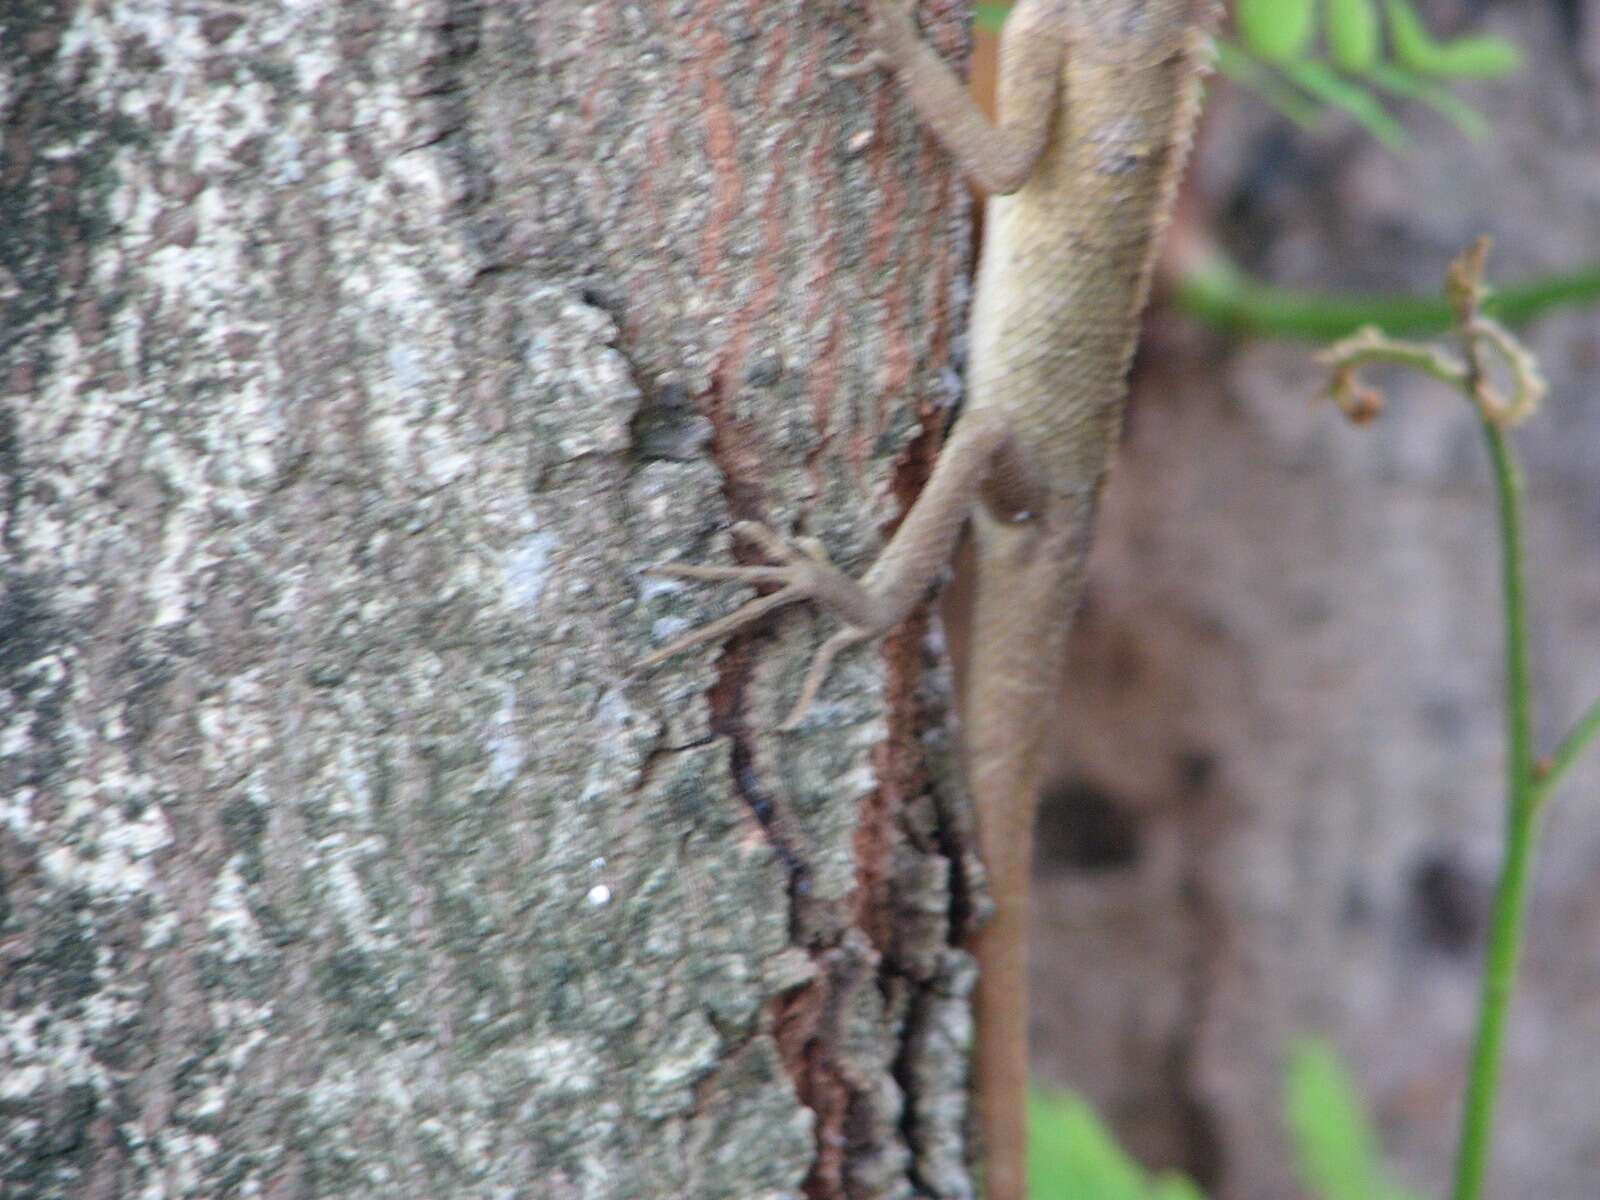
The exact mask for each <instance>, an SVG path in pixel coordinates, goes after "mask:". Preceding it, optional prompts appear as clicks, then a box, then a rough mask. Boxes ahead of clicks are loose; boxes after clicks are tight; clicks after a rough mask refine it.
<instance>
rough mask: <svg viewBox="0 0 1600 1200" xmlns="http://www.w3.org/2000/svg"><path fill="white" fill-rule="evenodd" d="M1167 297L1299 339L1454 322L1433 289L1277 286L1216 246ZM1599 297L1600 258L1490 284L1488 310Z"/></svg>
mask: <svg viewBox="0 0 1600 1200" xmlns="http://www.w3.org/2000/svg"><path fill="white" fill-rule="evenodd" d="M1172 298H1173V302H1174V303H1175V304H1176V305H1177V306H1178V308H1179V309H1180V310H1181V311H1183V312H1185V313H1188V314H1189V315H1190V316H1191V317H1193V318H1195V320H1197V321H1200V322H1203V323H1204V324H1206V325H1209V326H1211V327H1212V328H1214V329H1219V330H1221V331H1223V332H1225V333H1237V334H1253V335H1259V336H1262V337H1274V338H1288V339H1295V340H1302V341H1321V342H1326V341H1332V340H1334V339H1335V338H1342V337H1348V336H1349V335H1350V334H1352V333H1354V332H1355V331H1356V330H1358V329H1360V328H1361V327H1362V326H1364V325H1377V326H1380V327H1381V328H1382V329H1383V330H1385V331H1386V332H1387V333H1389V334H1392V335H1394V336H1395V337H1417V336H1422V335H1427V334H1435V333H1443V332H1445V331H1447V330H1449V329H1450V328H1451V327H1452V326H1453V325H1454V323H1455V318H1454V314H1452V313H1451V311H1450V306H1449V304H1447V303H1446V302H1445V301H1444V300H1442V299H1439V298H1437V297H1431V296H1394V295H1337V294H1330V293H1327V292H1310V291H1300V290H1297V289H1294V288H1283V287H1276V286H1274V285H1272V284H1268V283H1262V282H1261V281H1260V280H1257V279H1252V278H1251V277H1250V276H1248V275H1247V274H1245V273H1244V272H1243V271H1241V270H1240V269H1239V268H1238V267H1237V266H1236V265H1235V264H1234V263H1232V262H1231V261H1229V260H1228V259H1227V258H1226V257H1225V256H1223V255H1222V254H1220V253H1219V252H1216V251H1214V250H1210V251H1207V252H1206V253H1205V254H1204V256H1197V260H1196V261H1193V262H1191V263H1189V264H1186V265H1185V266H1184V268H1183V269H1182V270H1181V272H1180V273H1179V274H1178V276H1177V279H1176V280H1175V281H1174V284H1173V289H1172ZM1596 302H1600V265H1596V266H1589V267H1585V268H1583V269H1582V270H1578V271H1574V272H1571V273H1570V274H1563V275H1549V276H1545V277H1542V278H1539V279H1533V280H1529V281H1528V282H1526V283H1523V284H1519V285H1517V286H1514V287H1508V288H1505V289H1503V290H1499V291H1497V292H1495V294H1494V295H1492V296H1489V297H1487V298H1486V299H1485V300H1484V302H1483V311H1484V313H1485V314H1486V315H1488V316H1492V317H1498V318H1499V319H1500V320H1502V321H1504V322H1505V323H1506V324H1508V325H1521V324H1524V323H1525V322H1528V321H1531V320H1532V319H1533V318H1535V317H1537V316H1541V315H1542V314H1544V313H1546V312H1549V311H1550V310H1551V309H1555V308H1563V307H1571V306H1582V305H1587V304H1594V303H1596Z"/></svg>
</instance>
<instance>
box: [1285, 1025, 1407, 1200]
mask: <svg viewBox="0 0 1600 1200" xmlns="http://www.w3.org/2000/svg"><path fill="white" fill-rule="evenodd" d="M1284 1109H1285V1116H1286V1117H1287V1119H1288V1123H1289V1132H1290V1134H1291V1135H1292V1136H1293V1138H1294V1146H1295V1154H1296V1158H1297V1160H1298V1162H1299V1167H1300V1179H1301V1182H1302V1183H1303V1184H1305V1186H1306V1187H1307V1188H1309V1189H1310V1190H1311V1191H1312V1192H1313V1193H1315V1194H1316V1195H1317V1196H1319V1197H1320V1198H1321V1200H1417V1198H1416V1197H1415V1196H1414V1195H1413V1194H1412V1193H1409V1192H1405V1191H1402V1190H1401V1189H1399V1188H1396V1187H1395V1186H1394V1185H1393V1184H1391V1183H1390V1182H1389V1181H1388V1180H1387V1179H1386V1178H1385V1176H1384V1173H1383V1168H1382V1165H1381V1164H1380V1161H1379V1157H1378V1139H1377V1136H1376V1135H1375V1134H1374V1133H1373V1131H1372V1124H1371V1122H1370V1121H1368V1119H1367V1114H1366V1111H1365V1110H1364V1109H1363V1108H1362V1105H1361V1100H1360V1097H1359V1096H1358V1095H1357V1094H1356V1088H1355V1084H1354V1083H1353V1082H1352V1081H1351V1079H1350V1076H1349V1073H1348V1072H1346V1071H1345V1069H1344V1066H1343V1065H1342V1064H1341V1063H1340V1062H1339V1058H1338V1055H1337V1054H1335V1053H1334V1050H1333V1047H1332V1046H1330V1045H1329V1044H1328V1043H1327V1042H1325V1041H1320V1040H1317V1039H1309V1038H1308V1039H1304V1040H1302V1041H1300V1042H1299V1043H1298V1044H1297V1045H1296V1046H1295V1047H1294V1049H1293V1050H1292V1052H1291V1053H1290V1057H1289V1073H1288V1081H1287V1087H1286V1095H1285V1101H1284Z"/></svg>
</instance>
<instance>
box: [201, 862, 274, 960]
mask: <svg viewBox="0 0 1600 1200" xmlns="http://www.w3.org/2000/svg"><path fill="white" fill-rule="evenodd" d="M237 861H238V860H237V858H234V859H230V860H229V861H228V862H227V863H225V864H224V865H223V868H222V870H221V872H219V873H218V875H217V877H216V879H215V880H214V881H213V882H212V885H211V902H210V904H209V905H207V907H206V918H205V919H206V932H208V933H209V934H210V935H211V936H212V938H213V940H214V942H215V943H216V944H217V946H218V949H219V951H220V953H221V955H222V958H223V960H224V961H225V962H238V961H240V960H242V959H251V958H256V957H259V956H260V955H261V954H262V953H263V952H264V951H265V950H266V945H265V943H264V942H263V941H262V938H261V929H260V926H259V925H258V924H257V923H256V919H255V915H254V914H253V913H252V912H251V911H250V907H249V903H248V891H247V889H246V887H245V882H244V878H243V877H242V876H241V875H240V874H239V871H238V868H237Z"/></svg>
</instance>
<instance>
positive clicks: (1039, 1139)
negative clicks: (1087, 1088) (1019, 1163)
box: [1028, 1092, 1205, 1200]
mask: <svg viewBox="0 0 1600 1200" xmlns="http://www.w3.org/2000/svg"><path fill="white" fill-rule="evenodd" d="M1028 1195H1029V1197H1030V1200H1205V1195H1204V1194H1203V1193H1202V1192H1201V1191H1200V1189H1199V1188H1197V1187H1196V1186H1195V1185H1194V1184H1193V1183H1191V1182H1190V1181H1189V1180H1187V1179H1185V1178H1184V1177H1183V1176H1181V1175H1177V1174H1172V1173H1168V1174H1164V1175H1162V1176H1161V1178H1160V1179H1157V1180H1151V1179H1149V1178H1148V1177H1147V1176H1146V1174H1145V1172H1144V1169H1143V1168H1142V1167H1140V1166H1139V1164H1138V1163H1136V1162H1134V1161H1133V1159H1131V1158H1129V1157H1128V1156H1127V1154H1126V1153H1124V1152H1123V1150H1122V1147H1120V1146H1118V1145H1117V1142H1116V1139H1115V1138H1114V1137H1112V1135H1111V1132H1110V1130H1108V1129H1107V1128H1106V1127H1105V1125H1104V1124H1103V1123H1102V1122H1101V1120H1100V1118H1099V1117H1097V1116H1095V1114H1094V1110H1093V1109H1091V1108H1090V1107H1089V1105H1088V1104H1087V1103H1085V1102H1084V1101H1083V1100H1082V1099H1081V1098H1079V1097H1077V1096H1074V1095H1071V1094H1070V1093H1047V1092H1034V1093H1032V1094H1031V1095H1030V1096H1029V1097H1028Z"/></svg>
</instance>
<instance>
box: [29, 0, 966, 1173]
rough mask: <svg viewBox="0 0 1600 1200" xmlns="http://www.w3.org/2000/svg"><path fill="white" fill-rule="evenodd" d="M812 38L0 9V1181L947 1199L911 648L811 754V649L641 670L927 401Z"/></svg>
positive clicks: (390, 11) (953, 207)
mask: <svg viewBox="0 0 1600 1200" xmlns="http://www.w3.org/2000/svg"><path fill="white" fill-rule="evenodd" d="M960 7H962V6H960V5H956V4H954V3H933V4H928V5H925V6H924V24H925V28H927V30H928V31H929V32H930V35H931V36H933V37H934V38H935V39H936V40H938V41H940V43H941V44H942V46H943V47H944V49H945V50H946V51H947V52H951V53H953V54H958V53H959V51H960V49H961V46H960V22H959V21H957V20H956V19H955V18H956V16H957V10H958V9H959V8H960ZM844 15H845V14H844V12H843V10H842V8H841V7H840V6H834V5H812V4H807V3H803V2H801V0H790V2H787V3H770V4H752V3H746V2H743V0H702V2H698V3H689V2H684V3H668V2H661V3H651V4H644V5H636V4H629V3H621V2H617V0H608V2H603V3H580V2H578V0H542V2H535V3H530V2H526V0H524V2H522V3H497V4H492V5H489V4H482V5H480V4H477V3H473V2H471V0H410V2H407V0H393V2H391V3H387V4H384V3H377V2H368V3H357V2H351V3H345V4H301V5H279V4H259V5H255V4H251V5H224V4H215V5H212V4H194V3H188V2H182V3H180V2H178V0H168V2H162V0H142V2H139V3H122V4H111V3H103V2H99V0H81V2H77V3H74V2H71V0H58V2H55V3H52V2H49V0H30V2H28V3H23V4H10V5H7V6H6V7H5V9H4V11H3V13H0V56H3V72H4V73H3V75H0V107H3V109H4V112H5V114H6V132H5V143H4V158H3V160H0V211H3V221H4V225H3V231H0V299H3V300H4V302H5V304H6V314H5V324H4V334H3V353H4V363H3V371H0V381H3V386H4V407H3V408H0V501H3V509H0V520H3V525H0V537H3V572H4V579H3V583H4V589H5V590H4V596H3V611H0V639H3V641H0V676H3V678H0V687H3V689H4V690H3V691H0V872H3V875H0V882H3V888H4V890H3V904H0V1191H3V1192H4V1193H5V1195H6V1196H8V1197H16V1198H17V1200H24V1198H29V1197H46V1196H49V1197H59V1196H70V1197H79V1196H81V1197H116V1196H133V1195H140V1196H173V1197H176V1196H197V1197H199V1196H204V1197H219V1196H234V1195H238V1196H250V1195H261V1196H269V1197H285V1198H287V1197H308V1196H375V1197H377V1196H382V1197H392V1196H396V1195H418V1196H422V1195H426V1196H438V1197H445V1196H498V1197H511V1196H538V1197H540V1198H541V1200H564V1198H579V1197H583V1198H600V1197H606V1198H613V1197H614V1198H619V1200H620V1198H622V1197H628V1198H630V1200H631V1198H637V1197H690V1196H692V1197H697V1198H699V1197H708V1198H709V1197H729V1198H735V1197H736V1198H738V1200H751V1198H754V1197H789V1196H799V1195H801V1194H802V1193H804V1194H806V1195H809V1196H812V1197H819V1198H820V1197H836V1196H843V1195H846V1194H848V1195H850V1196H852V1197H877V1196H885V1197H889V1196H909V1195H911V1194H913V1191H915V1192H916V1193H917V1194H924V1195H937V1196H952V1197H954V1196H968V1195H971V1194H972V1189H971V1185H970V1180H969V1174H968V1168H967V1163H966V1161H965V1151H964V1142H963V1136H962V1133H963V1119H964V1101H963V1087H964V1074H965V1065H964V1064H965V1043H966V1040H967V1026H966V1020H967V1017H966V1011H967V1010H966V996H967V992H968V990H969V989H970V983H971V979H970V975H971V972H970V966H969V964H968V962H967V960H966V958H965V956H964V955H963V954H961V953H960V952H958V951H957V950H955V949H954V948H953V943H954V940H955V936H956V933H957V932H958V930H957V929H956V924H957V923H958V920H959V912H958V911H957V910H956V909H955V908H954V907H953V903H952V895H953V893H954V892H956V891H957V890H959V889H958V888H957V884H958V882H959V876H960V874H961V872H960V871H959V870H958V867H959V865H960V863H961V861H962V858H963V855H964V853H965V851H964V850H963V841H962V839H961V836H960V832H959V828H960V823H959V821H953V820H947V819H942V818H941V816H940V814H939V813H938V811H937V805H936V795H937V793H936V789H935V787H934V785H933V784H932V783H931V782H930V780H929V778H928V776H927V774H926V769H925V767H924V765H923V764H924V761H925V760H924V758H923V756H922V754H921V750H922V749H925V747H918V746H916V745H915V744H914V742H913V736H912V731H913V729H914V728H915V727H918V726H919V725H926V724H927V723H928V720H927V718H926V717H921V718H919V716H918V710H919V703H920V702H919V701H918V699H917V685H918V679H919V667H920V663H921V658H922V654H921V649H920V648H921V644H922V643H921V633H922V632H923V631H922V630H921V628H920V627H919V628H914V629H912V630H910V631H909V632H908V633H907V634H906V635H904V636H901V637H898V638H896V639H894V641H893V642H892V644H891V645H890V646H889V648H888V650H887V652H886V653H885V654H884V655H881V656H879V655H873V654H864V655H860V656H857V657H855V658H853V659H852V660H850V661H848V662H846V663H844V664H841V666H840V668H839V670H838V672H837V675H836V679H835V682H834V684H833V685H832V686H831V687H830V688H829V689H828V691H827V693H826V694H825V696H824V699H823V703H822V704H821V705H820V706H819V707H818V709H817V712H816V716H815V719H814V721H813V722H812V726H811V728H810V729H809V730H808V734H807V736H805V737H802V738H793V737H780V736H775V735H771V734H769V733H766V732H764V730H766V729H767V728H768V727H770V726H771V725H772V724H774V723H775V721H776V718H777V716H778V715H779V714H781V712H782V709H783V707H784V706H786V705H787V704H788V702H789V701H790V700H791V699H792V698H793V695H794V690H795V688H796V686H797V685H798V681H799V675H800V673H801V672H802V670H803V667H804V663H805V660H806V657H807V654H808V652H809V650H810V648H811V647H812V646H813V645H814V644H815V642H816V639H817V637H818V636H819V634H821V633H825V632H826V630H825V629H819V628H818V627H817V626H816V624H815V623H814V622H812V621H810V620H807V619H804V618H800V617H790V618H788V619H785V620H783V621H782V622H780V623H779V632H778V633H777V635H776V636H769V635H767V634H760V635H752V636H750V637H746V638H744V639H741V641H740V642H739V643H738V644H736V645H735V646H734V647H732V648H731V649H730V650H729V651H728V652H726V653H724V652H723V651H721V650H719V649H716V648H711V649H707V650H705V651H703V652H701V653H699V654H697V655H692V656H688V657H687V658H686V660H685V661H684V662H682V663H679V664H674V665H672V666H671V667H669V668H668V669H665V670H663V671H661V672H659V673H658V674H657V675H656V676H654V677H653V678H650V679H647V680H643V679H639V678H635V677H631V676H630V673H629V672H630V665H631V664H632V663H633V662H634V661H635V660H636V659H637V658H638V657H639V656H640V655H641V654H642V653H643V651H644V650H645V649H646V648H647V647H648V645H649V644H651V643H652V642H653V641H656V640H658V639H659V638H661V637H663V636H665V635H666V634H667V633H669V632H671V631H672V630H673V629H678V628H682V627H684V626H685V625H687V624H688V623H690V622H696V621H699V620H701V619H703V618H704V617H705V616H707V615H708V614H709V613H710V612H712V611H713V610H715V609H716V608H717V606H719V605H722V606H726V605H727V604H728V603H730V602H731V601H732V599H733V598H732V597H726V596H719V595H718V594H717V593H715V592H714V591H711V592H707V591H702V590H697V589H686V588H682V587H679V586H677V585H666V584H662V583H659V582H654V581H647V580H644V579H643V578H641V577H640V575H639V574H638V572H637V567H638V566H639V565H640V564H642V563H645V562H648V561H651V560H658V559H664V558H677V557H689V558H697V559H707V558H711V559H714V558H718V557H722V556H725V555H727V554H729V553H730V550H729V547H728V545H727V542H726V538H725V536H723V535H722V533H721V531H722V530H723V529H724V528H725V527H726V525H727V523H728V521H729V520H730V518H731V517H759V518H762V519H765V520H767V521H768V522H770V523H771V524H773V525H775V526H777V527H781V528H793V529H800V530H803V531H805V532H809V533H812V534H814V535H816V536H818V537H820V538H821V539H822V541H823V542H824V543H826V544H827V546H828V548H829V549H830V551H831V552H832V553H833V554H834V555H835V557H836V560H837V561H840V562H843V563H846V564H852V565H859V564H860V563H861V562H862V561H863V560H864V559H866V558H867V557H869V556H870V554H871V552H872V550H873V548H874V546H875V545H876V543H877V541H878V537H879V534H880V531H881V525H882V523H883V522H885V521H886V520H888V519H890V518H891V517H892V516H893V514H894V512H895V511H896V509H897V501H901V500H903V499H904V498H905V496H906V495H907V494H909V492H910V491H911V490H912V489H914V487H915V484H916V482H917V480H918V479H919V477H920V474H921V473H922V471H923V470H924V468H925V465H926V459H927V457H928V451H929V449H930V447H931V444H932V443H933V441H934V440H935V439H936V435H937V432H938V429H939V428H940V426H941V425H942V423H943V419H944V415H945V414H944V412H943V411H942V409H941V403H942V398H948V396H949V394H950V393H951V392H952V390H953V389H952V388H951V387H950V385H949V383H948V381H947V379H946V375H947V374H948V371H949V368H950V364H951V357H952V345H953V342H954V340H955V338H956V336H957V334H958V332H959V330H960V328H961V326H962V322H963V318H964V313H963V312H962V308H963V305H962V303H961V294H962V293H961V290H960V280H961V277H962V273H963V264H964V258H965V252H966V247H965V232H964V230H965V228H966V217H967V212H966V201H965V199H964V196H963V194H962V193H961V192H960V191H959V189H957V188H956V187H954V186H952V183H951V181H950V179H949V177H948V174H947V172H946V170H945V167H944V164H943V162H942V160H941V158H940V156H939V155H938V154H937V152H936V151H935V149H934V148H933V147H932V146H931V144H930V143H928V142H927V141H926V140H925V139H923V138H922V137H921V136H920V134H919V133H918V132H917V131H916V129H915V127H914V125H913V123H912V122H911V120H910V118H909V114H908V113H907V111H906V109H905V108H904V106H903V105H902V104H901V102H900V101H899V99H898V97H896V96H895V94H894V92H893V90H892V88H890V87H889V86H887V85H886V84H885V83H884V81H871V80H869V81H857V82H848V83H846V82H838V81H834V80H832V79H830V78H829V77H827V76H826V75H825V74H824V70H823V68H824V65H825V63H827V62H830V61H840V60H842V59H845V58H847V57H849V56H851V55H852V54H853V52H854V50H855V47H856V42H855V39H854V38H853V37H852V27H851V26H850V25H849V23H848V22H847V21H846V20H844V19H843V17H844ZM890 712H892V713H894V714H895V715H894V716H893V717H890V716H887V715H886V714H887V713H890ZM932 749H933V750H934V751H935V752H937V750H938V747H937V746H933V747H932Z"/></svg>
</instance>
